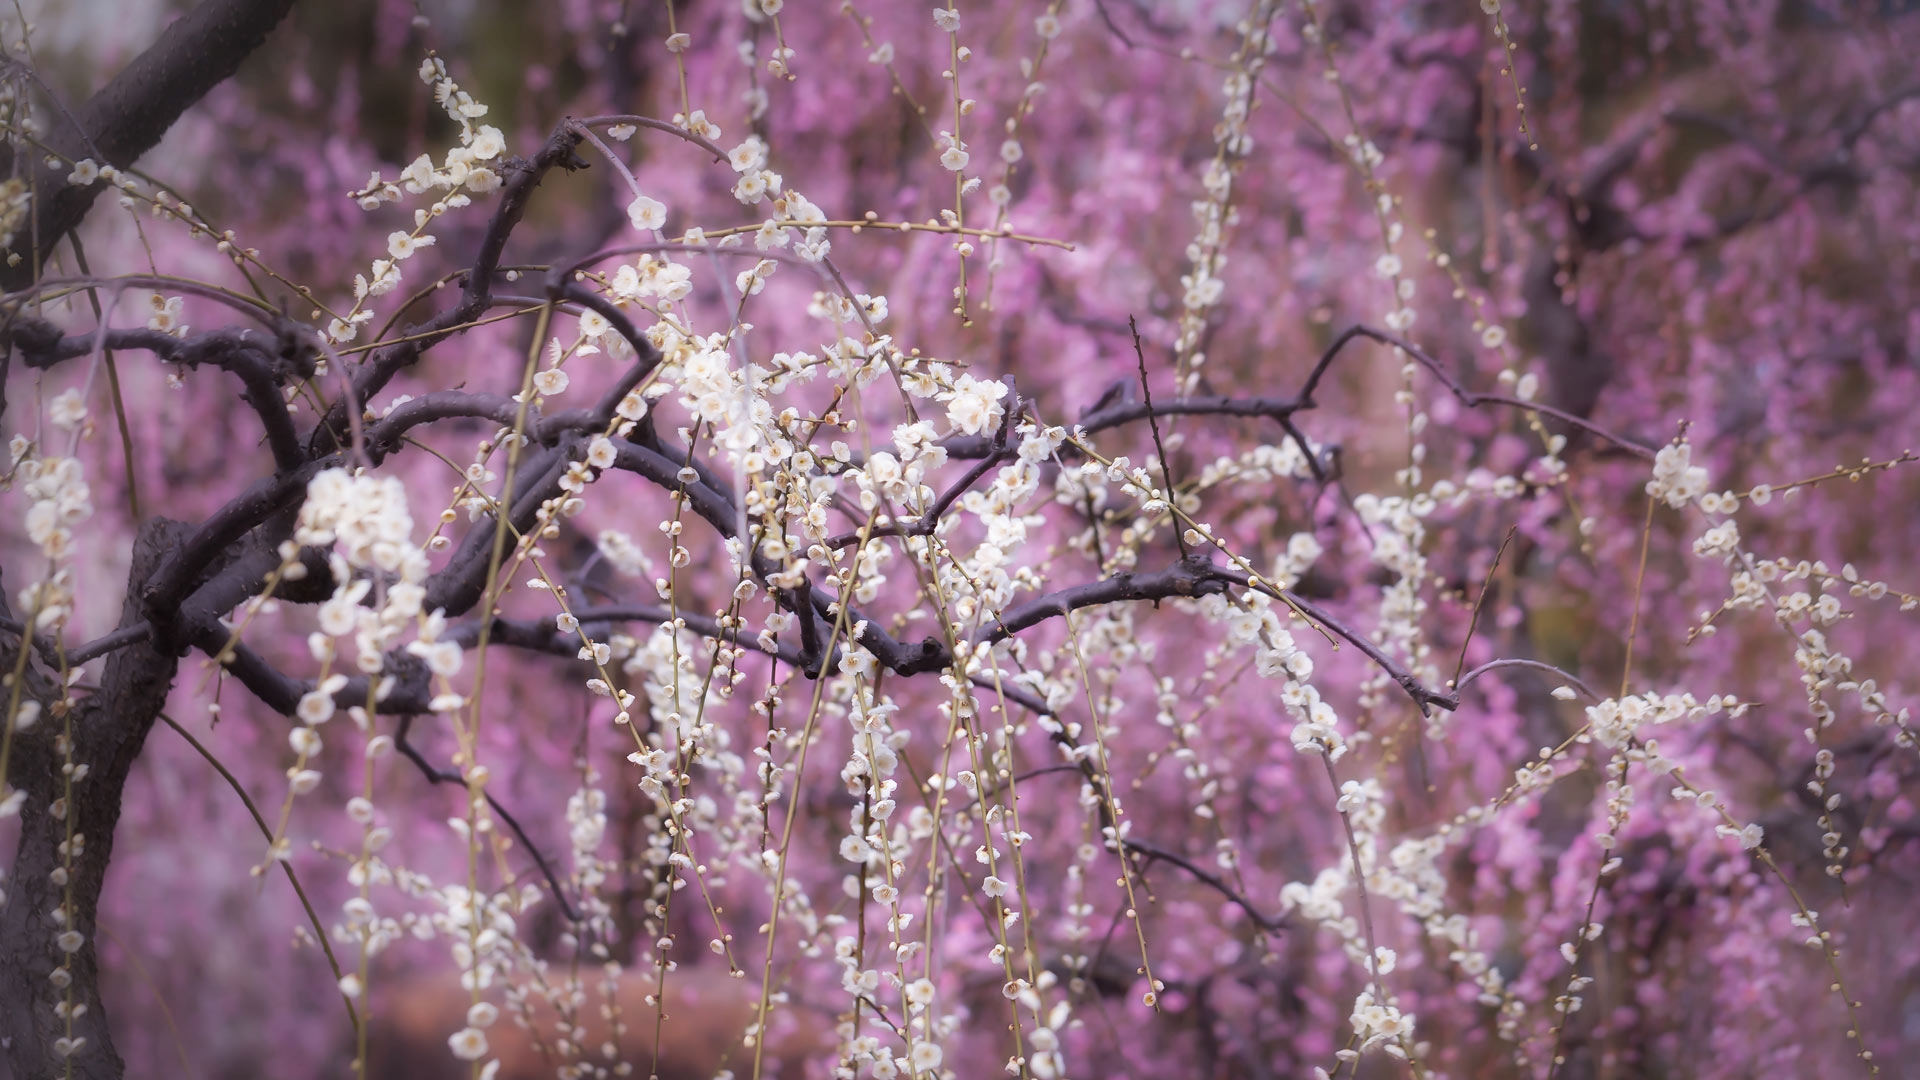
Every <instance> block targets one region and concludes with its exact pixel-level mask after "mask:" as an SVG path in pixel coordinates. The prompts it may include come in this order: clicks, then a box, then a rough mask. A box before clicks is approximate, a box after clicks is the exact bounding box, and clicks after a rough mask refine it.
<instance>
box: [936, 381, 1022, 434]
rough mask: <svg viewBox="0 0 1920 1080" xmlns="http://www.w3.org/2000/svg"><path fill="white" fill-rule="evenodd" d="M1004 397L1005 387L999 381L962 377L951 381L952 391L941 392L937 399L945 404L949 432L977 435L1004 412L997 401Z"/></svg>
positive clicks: (999, 401)
mask: <svg viewBox="0 0 1920 1080" xmlns="http://www.w3.org/2000/svg"><path fill="white" fill-rule="evenodd" d="M1006 396H1007V385H1006V384H1005V383H1003V382H998V381H995V380H991V379H976V378H974V377H973V376H971V375H962V376H960V377H959V378H957V379H955V380H953V389H951V390H948V391H946V392H944V393H942V394H941V395H940V400H941V401H944V402H946V403H947V422H948V423H950V424H952V425H953V430H955V431H958V432H962V433H964V434H967V435H978V434H980V433H981V432H984V431H987V430H990V429H992V428H993V427H995V426H996V425H998V424H999V423H1000V417H1001V416H1003V415H1005V413H1006V406H1004V405H1002V404H1001V400H1002V399H1004V398H1005V397H1006Z"/></svg>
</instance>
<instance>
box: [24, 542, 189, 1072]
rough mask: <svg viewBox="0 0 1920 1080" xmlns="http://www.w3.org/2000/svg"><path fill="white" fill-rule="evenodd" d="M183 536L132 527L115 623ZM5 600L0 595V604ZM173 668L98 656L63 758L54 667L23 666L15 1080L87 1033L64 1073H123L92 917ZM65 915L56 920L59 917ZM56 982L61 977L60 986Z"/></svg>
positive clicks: (136, 604) (130, 612)
mask: <svg viewBox="0 0 1920 1080" xmlns="http://www.w3.org/2000/svg"><path fill="white" fill-rule="evenodd" d="M184 533H185V527H184V526H182V525H181V524H180V523H178V522H172V521H164V520H155V521H150V522H148V523H147V524H146V525H145V526H143V527H142V529H141V530H140V535H139V537H138V539H136V540H135V542H134V547H133V566H132V569H131V570H130V572H129V574H128V589H127V599H126V601H125V604H124V606H123V607H122V615H121V625H123V626H124V625H129V624H131V623H136V622H138V621H140V618H141V608H140V599H139V596H140V592H141V588H142V586H143V585H144V584H145V583H146V579H147V577H148V576H149V575H151V574H152V573H153V571H154V568H155V567H157V566H158V565H159V564H160V559H161V557H162V555H164V554H165V552H166V549H167V548H168V547H169V546H170V545H171V544H173V543H175V542H177V540H178V539H179V538H180V537H181V536H182V535H184ZM4 606H5V601H4V598H0V609H3V608H4ZM18 648H20V641H19V639H18V638H15V637H14V636H13V635H11V634H0V663H4V664H5V670H6V671H8V672H11V671H12V670H13V665H14V662H15V659H16V657H17V653H16V652H15V650H16V649H18ZM34 659H35V660H39V659H42V658H40V657H37V656H36V657H35V658H34ZM178 666H179V661H178V659H177V658H175V657H172V656H164V655H161V654H160V653H158V652H156V651H154V649H153V648H152V646H151V645H150V644H148V643H147V642H146V641H140V642H136V643H135V644H132V645H129V646H127V647H125V648H123V649H121V650H119V651H118V652H115V653H113V654H111V655H110V656H108V658H107V662H106V670H105V671H104V673H103V674H102V677H101V679H100V688H99V689H98V690H97V691H95V692H94V693H93V694H91V695H89V696H88V697H86V698H84V699H82V700H80V701H79V702H77V703H76V704H75V705H74V708H73V711H72V716H71V721H72V723H71V731H72V739H73V747H72V753H71V756H70V757H68V756H64V755H62V753H61V745H62V742H63V741H64V735H65V733H66V732H67V730H68V728H69V724H68V722H67V721H68V718H67V717H63V716H59V715H56V711H55V709H54V703H55V702H57V701H58V699H59V693H58V691H57V689H56V687H57V686H58V679H57V674H56V675H49V674H48V673H47V672H46V671H45V670H44V669H43V670H41V671H39V672H35V671H34V668H33V666H32V665H29V668H28V676H29V677H28V679H27V686H26V687H25V691H24V692H25V694H27V695H30V696H32V697H34V698H36V699H38V700H39V701H40V703H41V706H42V711H41V715H40V719H39V722H38V723H37V724H35V725H34V726H33V727H31V728H29V729H28V730H27V731H24V732H16V733H15V734H14V737H13V748H12V753H11V762H10V764H9V767H8V770H7V771H8V773H9V776H8V777H7V779H8V780H9V782H10V783H11V784H12V785H13V786H14V787H15V788H16V789H18V790H21V791H24V792H26V802H25V804H24V805H23V806H22V807H21V810H20V822H19V827H20V842H19V847H18V850H17V852H16V854H15V857H14V860H13V866H12V867H11V868H10V869H9V871H8V874H7V877H6V888H7V896H6V898H5V900H4V901H0V1044H3V1045H4V1052H5V1058H6V1061H7V1063H8V1065H9V1066H10V1067H11V1069H12V1074H13V1076H14V1077H16V1078H17V1080H39V1078H40V1077H50V1076H63V1075H66V1069H67V1065H68V1060H66V1059H63V1058H62V1057H61V1056H60V1054H59V1050H60V1049H62V1048H63V1044H62V1043H61V1042H60V1040H63V1039H65V1040H76V1041H77V1040H82V1039H84V1040H85V1041H84V1042H81V1043H78V1046H77V1049H73V1050H72V1051H71V1052H70V1053H71V1065H72V1069H73V1072H72V1075H73V1076H75V1077H83V1078H86V1080H108V1078H118V1077H120V1076H121V1075H122V1074H123V1073H124V1072H125V1065H124V1063H123V1062H121V1060H120V1055H119V1054H118V1053H116V1052H115V1051H114V1048H113V1040H112V1038H111V1037H110V1036H109V1034H108V1031H107V1018H106V1010H105V1008H104V1006H103V1004H102V1002H101V1000H100V978H99V974H100V971H99V956H98V953H97V952H96V949H95V945H96V942H95V934H96V929H97V928H96V925H95V923H96V915H97V912H98V908H99V903H100V889H101V886H102V885H103V884H104V883H105V881H106V873H107V861H108V859H109V858H110V857H111V856H112V854H113V831H114V827H115V825H117V824H118V822H119V820H120V800H121V795H122V793H123V791H124V790H125V788H126V782H127V774H128V772H129V771H131V769H132V767H133V762H134V759H135V758H137V757H138V756H139V755H140V748H141V746H142V744H143V743H145V741H146V738H147V731H148V729H149V728H151V727H152V726H153V722H154V720H155V718H156V717H157V716H158V715H159V713H160V710H161V708H162V707H163V706H165V704H166V700H167V691H168V689H169V688H171V687H172V685H173V679H174V673H175V671H176V669H177V668H178ZM69 760H71V761H72V762H73V763H74V764H75V765H85V766H86V767H87V769H88V772H87V774H86V776H85V778H84V779H82V780H80V781H78V782H77V783H75V784H74V785H73V795H72V801H71V804H70V805H69V806H67V807H65V813H64V814H61V807H60V805H59V800H61V799H62V798H63V797H64V796H65V794H66V790H65V789H66V783H65V780H64V777H63V773H62V766H63V765H64V764H65V763H66V762H67V761H69ZM69 828H71V830H72V832H73V834H74V835H75V836H76V837H84V838H85V842H84V845H80V844H76V846H78V847H79V848H80V851H79V854H78V857H77V858H75V859H73V860H72V861H71V863H70V864H68V865H69V866H70V870H69V873H70V875H71V880H70V882H69V885H68V886H67V887H62V886H61V885H59V884H57V882H56V871H58V870H59V869H60V868H61V867H62V865H63V859H62V849H63V847H64V846H65V845H66V843H67V841H68V830H69ZM69 889H70V890H71V895H70V897H69ZM63 911H64V912H66V913H67V917H66V925H64V926H63V925H61V923H60V922H59V921H58V920H57V916H58V915H59V914H60V913H61V912H63ZM69 929H71V930H74V931H77V932H78V933H79V934H81V935H82V940H81V942H80V944H79V946H78V948H77V949H76V950H75V951H74V952H72V954H71V955H69V954H67V953H65V952H62V950H61V948H60V944H59V938H60V936H61V934H62V933H63V932H64V931H66V930H69ZM63 969H64V971H65V974H64V975H62V974H60V972H61V971H62V970H63ZM62 982H66V983H67V984H68V985H67V987H66V988H65V989H62V987H61V985H60V984H61V983H62ZM67 1001H70V1002H72V1003H73V1005H74V1006H75V1010H76V1011H79V1007H81V1006H84V1010H85V1011H84V1012H80V1015H78V1016H76V1017H74V1018H73V1019H72V1021H71V1023H69V1021H68V1020H66V1019H63V1018H62V1017H61V1015H60V1014H59V1012H58V1011H57V1009H58V1007H59V1006H60V1004H61V1003H62V1002H67ZM64 1045H71V1044H64Z"/></svg>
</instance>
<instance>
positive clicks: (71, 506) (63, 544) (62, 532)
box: [13, 435, 93, 618]
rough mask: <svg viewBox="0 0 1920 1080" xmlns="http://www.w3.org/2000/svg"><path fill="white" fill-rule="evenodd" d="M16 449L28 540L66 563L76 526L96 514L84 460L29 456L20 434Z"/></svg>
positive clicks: (41, 551)
mask: <svg viewBox="0 0 1920 1080" xmlns="http://www.w3.org/2000/svg"><path fill="white" fill-rule="evenodd" d="M13 449H14V458H15V460H16V461H17V462H18V464H17V465H16V466H15V468H16V470H17V472H16V473H15V476H16V477H17V481H18V483H19V485H20V490H21V492H22V493H23V494H24V495H26V497H27V539H29V540H31V541H33V542H34V544H36V545H37V546H38V547H39V548H40V554H41V555H43V556H45V557H46V558H47V559H48V561H50V562H56V563H58V562H65V561H66V560H67V559H69V558H71V557H72V555H73V528H74V526H76V525H79V524H80V523H81V522H84V521H86V520H87V519H88V518H90V517H92V516H93V491H92V489H91V488H90V487H88V486H87V481H86V473H85V471H84V470H83V469H82V467H81V465H80V459H79V458H70V457H44V458H43V457H29V456H27V454H26V452H27V450H28V449H29V446H28V444H27V443H26V440H25V438H24V437H23V436H17V435H16V436H15V437H14V447H13ZM29 610H30V609H29ZM46 610H47V609H46V608H45V607H44V606H43V607H42V609H41V611H42V617H43V618H44V617H45V612H46Z"/></svg>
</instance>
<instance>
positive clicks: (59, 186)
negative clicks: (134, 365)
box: [0, 0, 293, 292]
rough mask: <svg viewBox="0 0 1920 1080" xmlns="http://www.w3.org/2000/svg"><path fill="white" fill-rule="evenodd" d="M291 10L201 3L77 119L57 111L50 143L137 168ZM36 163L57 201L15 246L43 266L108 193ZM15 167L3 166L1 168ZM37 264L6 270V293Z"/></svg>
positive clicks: (39, 210) (1, 276)
mask: <svg viewBox="0 0 1920 1080" xmlns="http://www.w3.org/2000/svg"><path fill="white" fill-rule="evenodd" d="M292 7H293V0H202V2H201V3H200V4H199V5H197V6H196V7H194V9H193V10H191V11H189V12H187V14H186V15H184V16H182V17H181V18H180V19H179V20H177V21H175V22H174V23H173V24H172V25H170V26H168V27H167V28H166V29H165V30H163V31H161V33H160V38H159V40H157V41H155V42H154V43H153V44H152V45H151V46H149V47H148V48H147V50H146V51H145V52H143V53H141V54H140V55H139V56H137V57H135V58H134V60H133V62H132V63H130V64H128V65H127V66H126V67H125V68H123V69H121V71H120V73H119V74H118V75H115V76H114V77H113V79H112V80H110V81H109V82H108V83H107V85H105V86H103V87H101V88H100V89H99V90H98V91H97V92H96V93H95V94H94V95H93V96H92V97H90V98H88V99H87V100H86V102H85V103H83V104H82V105H80V106H79V107H78V108H76V109H74V110H73V112H72V113H71V114H68V113H67V112H66V110H63V109H62V110H56V113H57V114H58V116H59V123H58V125H57V126H56V127H55V129H54V130H53V132H52V133H51V134H50V135H49V137H48V143H49V145H50V146H51V147H52V148H53V149H54V150H56V151H58V152H59V153H61V154H64V155H65V156H67V157H68V158H71V159H74V160H78V159H80V158H86V157H92V158H95V159H96V160H99V161H100V162H101V164H111V165H114V166H116V167H118V168H122V169H125V168H129V167H131V166H132V165H133V163H134V162H136V161H138V160H139V159H140V158H141V156H142V155H144V154H145V153H146V152H147V151H148V150H151V149H153V147H154V146H155V145H157V144H158V143H159V142H160V138H161V136H163V135H165V134H166V133H167V129H169V128H171V127H172V126H173V125H174V122H175V121H177V120H179V119H180V116H181V114H183V113H185V112H186V111H187V109H189V108H191V107H192V106H193V105H194V104H195V103H196V102H198V101H199V100H200V99H201V98H202V97H204V96H206V93H207V91H209V90H211V89H213V88H214V87H215V86H218V85H219V84H220V83H222V82H225V81H226V80H227V78H229V77H230V76H232V75H233V73H234V72H235V71H238V70H239V69H240V64H241V62H242V61H243V60H245V59H246V58H247V57H248V56H249V55H251V54H252V53H253V51H254V50H255V49H258V48H259V47H260V45H261V43H263V42H264V41H266V38H267V34H268V33H270V32H271V31H272V30H273V28H274V27H275V26H277V25H279V23H280V20H281V19H282V18H284V17H285V16H286V14H287V11H288V10H289V9H291V8H292ZM0 153H4V154H5V156H6V157H8V158H10V157H11V156H12V155H11V153H10V152H4V151H0ZM30 156H31V157H32V158H33V159H34V164H33V168H34V169H35V170H36V172H37V174H38V175H37V176H36V178H35V179H36V184H37V187H38V189H39V190H40V191H42V192H48V193H50V197H48V198H44V199H41V200H39V202H38V205H37V206H36V207H35V208H34V221H33V224H32V226H31V229H32V239H31V240H22V239H20V238H16V240H15V246H16V248H22V249H24V248H27V247H28V245H29V244H30V243H37V244H38V246H39V250H40V252H41V256H42V259H44V258H45V253H46V252H49V251H52V250H53V248H54V246H55V245H56V244H57V243H59V241H60V239H61V238H62V237H64V236H66V234H67V233H68V232H69V231H71V230H72V229H73V228H75V227H76V226H78V225H79V224H80V221H81V219H83V218H84V217H86V214H87V210H88V209H89V208H90V207H91V206H92V205H93V201H94V199H95V198H97V197H98V196H99V195H100V194H101V193H102V192H104V191H106V190H107V188H108V185H107V184H106V183H105V182H104V181H96V182H94V183H92V184H88V185H86V186H84V187H82V186H77V185H74V184H69V183H67V172H68V169H67V167H66V166H65V165H55V166H48V165H47V164H46V163H45V162H44V161H43V160H41V159H42V158H44V157H45V155H44V154H40V153H34V152H30ZM8 164H10V162H6V161H0V166H5V165H8ZM0 171H5V169H4V168H0ZM33 263H34V260H32V259H22V260H21V262H20V265H19V266H16V267H4V266H0V290H5V291H9V292H11V291H13V290H16V289H19V288H22V287H23V286H25V285H28V284H30V283H31V282H32V281H33V279H34V277H35V275H36V274H37V272H38V267H36V266H35V265H33Z"/></svg>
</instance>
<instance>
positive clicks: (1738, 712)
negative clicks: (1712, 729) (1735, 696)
mask: <svg viewBox="0 0 1920 1080" xmlns="http://www.w3.org/2000/svg"><path fill="white" fill-rule="evenodd" d="M1722 709H1726V710H1727V715H1729V716H1733V717H1739V716H1742V715H1744V714H1745V713H1746V711H1747V706H1746V705H1745V704H1744V703H1742V702H1739V701H1730V700H1727V699H1723V698H1722V697H1721V696H1720V695H1718V694H1715V695H1714V696H1713V697H1711V698H1709V699H1708V700H1707V702H1706V703H1705V704H1702V703H1700V702H1698V701H1696V700H1694V697H1693V695H1692V694H1656V693H1653V692H1652V691H1649V692H1647V693H1645V694H1634V695H1629V696H1627V697H1623V698H1608V699H1607V700H1605V701H1602V702H1600V703H1599V704H1598V705H1589V706H1587V723H1588V724H1589V725H1591V726H1592V728H1593V737H1594V739H1595V740H1597V741H1598V742H1599V743H1600V744H1601V745H1602V746H1606V747H1608V748H1610V749H1613V750H1624V749H1626V747H1627V743H1628V742H1629V741H1630V740H1632V739H1634V738H1636V737H1637V736H1638V735H1639V733H1640V729H1641V728H1642V727H1660V726H1663V725H1666V724H1672V723H1675V722H1677V721H1680V720H1698V719H1700V718H1701V717H1704V716H1710V715H1712V714H1714V713H1718V712H1720V711H1721V710H1722Z"/></svg>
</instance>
